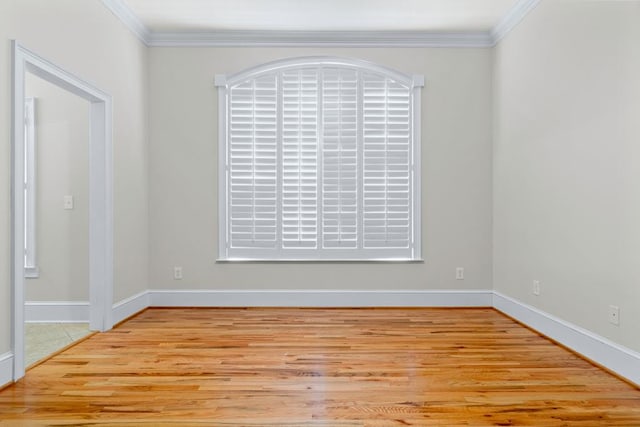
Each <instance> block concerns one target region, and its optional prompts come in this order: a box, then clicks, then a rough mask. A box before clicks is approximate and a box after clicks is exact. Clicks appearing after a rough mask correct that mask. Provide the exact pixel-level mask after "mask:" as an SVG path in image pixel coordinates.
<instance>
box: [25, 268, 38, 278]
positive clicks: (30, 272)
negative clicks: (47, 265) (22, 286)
mask: <svg viewBox="0 0 640 427" xmlns="http://www.w3.org/2000/svg"><path fill="white" fill-rule="evenodd" d="M38 277H40V269H39V268H38V267H25V268H24V278H25V279H37V278H38Z"/></svg>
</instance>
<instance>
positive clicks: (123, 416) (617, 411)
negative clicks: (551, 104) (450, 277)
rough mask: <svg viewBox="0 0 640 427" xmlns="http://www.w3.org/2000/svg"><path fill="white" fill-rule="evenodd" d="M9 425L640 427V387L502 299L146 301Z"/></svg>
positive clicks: (21, 394)
mask: <svg viewBox="0 0 640 427" xmlns="http://www.w3.org/2000/svg"><path fill="white" fill-rule="evenodd" d="M0 425H28V426H32V425H83V426H89V425H101V426H104V425H113V426H119V427H122V426H135V425H147V426H169V425H183V426H186V425H193V426H196V425H200V426H204V425H208V426H252V427H254V426H288V427H290V426H323V427H355V426H396V425H397V426H406V425H415V426H445V427H448V426H487V425H501V426H505V425H513V426H537V427H543V426H607V427H608V426H635V427H638V426H640V391H639V390H638V389H636V388H634V387H632V386H630V385H629V384H627V383H625V382H623V381H621V380H619V379H617V378H615V377H614V376H612V375H609V374H607V373H606V372H604V371H602V370H600V369H598V368H597V367H595V366H593V365H591V364H590V363H589V362H587V361H585V360H583V359H581V358H579V357H577V356H576V355H574V354H572V353H570V352H568V351H567V350H565V349H563V348H561V347H559V346H557V345H554V344H553V343H551V342H550V341H548V340H546V339H545V338H542V337H540V336H539V335H537V334H535V333H534V332H532V331H530V330H529V329H527V328H525V327H523V326H521V325H519V324H517V323H515V322H514V321H512V320H511V319H509V318H507V317H505V316H503V315H501V314H500V313H498V312H497V311H495V310H493V309H489V308H487V309H262V308H255V309H149V310H146V311H145V312H143V313H141V314H140V315H138V316H136V317H134V318H133V319H131V320H129V321H127V322H125V323H124V324H122V325H120V326H119V327H117V328H115V329H114V330H113V331H111V332H108V333H104V334H96V335H94V336H92V337H90V338H89V339H87V340H85V341H83V342H81V343H79V344H77V345H76V346H74V347H72V348H70V349H68V350H66V351H64V352H63V353H61V354H59V355H57V356H55V357H54V358H52V359H50V360H49V361H47V362H45V363H43V364H41V365H39V366H37V367H35V368H34V369H32V370H30V371H29V372H28V374H27V376H26V378H25V379H23V380H22V381H20V382H19V383H18V384H15V385H13V386H11V387H9V388H6V389H5V390H3V391H1V392H0Z"/></svg>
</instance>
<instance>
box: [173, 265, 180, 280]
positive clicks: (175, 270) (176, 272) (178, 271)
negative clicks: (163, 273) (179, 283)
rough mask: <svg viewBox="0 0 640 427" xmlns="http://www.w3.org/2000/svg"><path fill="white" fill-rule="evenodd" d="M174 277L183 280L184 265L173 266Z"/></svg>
mask: <svg viewBox="0 0 640 427" xmlns="http://www.w3.org/2000/svg"><path fill="white" fill-rule="evenodd" d="M173 279H174V280H182V267H173Z"/></svg>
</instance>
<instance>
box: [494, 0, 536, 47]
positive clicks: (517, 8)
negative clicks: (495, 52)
mask: <svg viewBox="0 0 640 427" xmlns="http://www.w3.org/2000/svg"><path fill="white" fill-rule="evenodd" d="M538 3H540V0H519V1H518V2H517V3H516V4H515V5H513V7H512V8H511V9H509V12H507V14H506V15H505V16H504V18H502V19H501V20H500V22H498V23H497V24H496V26H495V27H493V29H492V30H491V36H492V38H493V44H494V45H496V44H498V42H500V40H502V39H503V38H504V37H505V36H506V35H507V34H509V32H510V31H511V30H513V29H514V28H515V27H516V25H518V24H519V23H520V22H521V21H522V20H523V19H524V17H525V16H527V14H528V13H529V12H531V11H532V10H533V9H534V8H535V7H536V6H537V5H538Z"/></svg>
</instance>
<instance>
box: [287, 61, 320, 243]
mask: <svg viewBox="0 0 640 427" xmlns="http://www.w3.org/2000/svg"><path fill="white" fill-rule="evenodd" d="M317 242H318V71H317V70H313V69H310V70H308V69H298V70H292V71H284V72H283V73H282V247H283V248H316V247H317Z"/></svg>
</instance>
